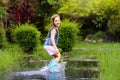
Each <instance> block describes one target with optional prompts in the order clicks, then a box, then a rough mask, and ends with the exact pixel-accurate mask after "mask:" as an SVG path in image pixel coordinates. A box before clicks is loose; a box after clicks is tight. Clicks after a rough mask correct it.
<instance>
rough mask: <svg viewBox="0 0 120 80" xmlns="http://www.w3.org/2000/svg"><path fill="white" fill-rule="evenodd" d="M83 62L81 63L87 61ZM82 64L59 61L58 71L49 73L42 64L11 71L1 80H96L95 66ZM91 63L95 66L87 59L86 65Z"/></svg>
mask: <svg viewBox="0 0 120 80" xmlns="http://www.w3.org/2000/svg"><path fill="white" fill-rule="evenodd" d="M83 62H84V63H82V64H86V63H88V62H85V61H83ZM78 64H79V65H78ZM82 64H81V61H75V62H74V61H67V65H66V62H62V63H61V65H60V72H54V73H51V72H49V71H48V67H47V66H43V67H42V68H40V69H39V70H35V71H21V72H12V73H10V74H9V75H8V76H7V77H6V78H4V79H1V80H97V77H98V76H99V70H98V69H97V68H95V69H93V68H81V66H82ZM91 64H92V66H96V65H93V61H91V62H90V61H89V64H86V65H87V66H88V65H91ZM94 64H95V63H94ZM86 65H84V66H86Z"/></svg>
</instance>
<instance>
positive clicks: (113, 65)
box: [72, 42, 120, 80]
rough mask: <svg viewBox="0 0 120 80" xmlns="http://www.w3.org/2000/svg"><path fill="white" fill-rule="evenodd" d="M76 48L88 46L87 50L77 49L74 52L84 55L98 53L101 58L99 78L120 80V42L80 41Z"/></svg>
mask: <svg viewBox="0 0 120 80" xmlns="http://www.w3.org/2000/svg"><path fill="white" fill-rule="evenodd" d="M75 48H79V49H81V48H86V49H85V50H75V51H73V52H72V53H78V54H84V55H94V54H95V55H97V58H96V59H98V60H99V66H98V67H99V69H100V76H99V80H120V43H97V44H86V43H84V42H83V43H80V44H76V45H75V46H74V49H75Z"/></svg>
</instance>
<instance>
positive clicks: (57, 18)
mask: <svg viewBox="0 0 120 80" xmlns="http://www.w3.org/2000/svg"><path fill="white" fill-rule="evenodd" d="M54 26H56V27H59V26H60V17H55V19H54Z"/></svg>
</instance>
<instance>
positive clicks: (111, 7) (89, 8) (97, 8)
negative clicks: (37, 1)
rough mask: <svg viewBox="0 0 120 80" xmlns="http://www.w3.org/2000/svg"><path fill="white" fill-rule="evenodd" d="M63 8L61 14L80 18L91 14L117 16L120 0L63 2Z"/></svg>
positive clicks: (73, 0)
mask: <svg viewBox="0 0 120 80" xmlns="http://www.w3.org/2000/svg"><path fill="white" fill-rule="evenodd" d="M62 1H64V2H62V7H61V8H60V9H59V10H58V12H59V13H63V12H64V13H72V14H77V15H80V16H86V15H89V14H91V13H95V14H97V15H104V16H107V15H111V14H116V13H117V12H118V10H119V7H120V5H119V4H120V1H119V0H79V1H78V0H70V1H65V0H62Z"/></svg>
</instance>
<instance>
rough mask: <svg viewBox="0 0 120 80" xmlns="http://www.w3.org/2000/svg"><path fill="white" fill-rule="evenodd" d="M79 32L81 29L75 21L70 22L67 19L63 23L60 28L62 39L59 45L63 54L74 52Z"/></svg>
mask: <svg viewBox="0 0 120 80" xmlns="http://www.w3.org/2000/svg"><path fill="white" fill-rule="evenodd" d="M78 31H79V29H78V24H77V23H75V22H73V21H69V20H67V19H65V20H63V21H62V23H61V27H60V39H59V44H58V45H59V47H60V48H61V49H62V51H63V52H66V51H71V50H72V47H73V46H74V43H75V40H76V37H77V33H78Z"/></svg>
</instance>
